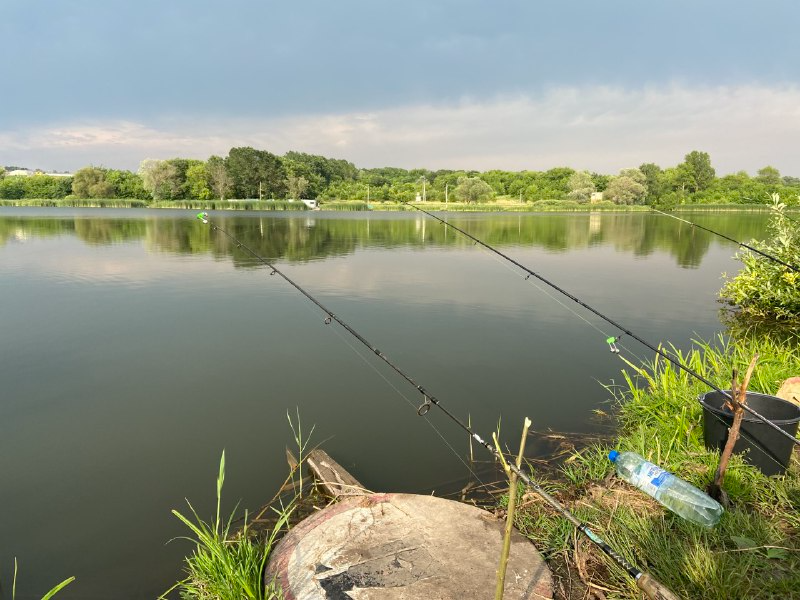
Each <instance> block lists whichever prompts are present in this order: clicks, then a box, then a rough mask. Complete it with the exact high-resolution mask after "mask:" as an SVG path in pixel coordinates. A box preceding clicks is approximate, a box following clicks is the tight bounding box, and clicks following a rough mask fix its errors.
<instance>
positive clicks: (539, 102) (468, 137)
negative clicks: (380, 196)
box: [0, 85, 800, 175]
mask: <svg viewBox="0 0 800 600" xmlns="http://www.w3.org/2000/svg"><path fill="white" fill-rule="evenodd" d="M798 134H800V87H798V86H773V87H763V86H755V85H753V86H718V87H705V88H697V87H687V86H682V85H671V86H661V87H650V88H639V89H627V88H621V87H605V86H584V87H577V86H573V87H559V88H553V89H550V90H549V91H546V92H543V93H541V94H538V95H518V96H498V97H496V98H494V99H492V100H488V101H487V100H483V101H478V100H473V99H470V98H463V99H461V100H460V101H458V102H454V103H442V104H415V105H406V106H393V107H389V108H381V109H376V110H372V111H365V112H351V113H347V112H342V113H331V114H319V113H316V114H306V115H299V116H292V117H283V118H268V117H267V118H247V119H245V118H237V117H215V118H211V117H209V116H197V117H186V116H181V117H172V118H162V119H160V120H159V121H158V122H150V123H138V122H132V121H117V122H82V123H66V124H58V125H54V126H51V127H42V128H40V129H37V130H25V131H6V132H0V148H2V150H0V164H2V163H5V164H24V165H25V166H31V167H40V168H45V169H48V168H52V169H76V168H79V167H81V166H83V165H86V164H104V165H106V166H109V167H117V168H130V169H135V168H136V167H137V165H138V163H139V162H140V161H141V160H142V159H144V158H170V157H175V156H182V157H191V158H200V159H205V158H207V157H208V156H209V155H211V154H219V155H225V154H227V151H228V150H229V149H230V148H231V147H234V146H253V147H257V148H261V149H266V150H269V151H271V152H274V153H277V154H283V153H284V152H286V151H288V150H298V151H302V152H309V153H313V154H322V155H324V156H329V157H336V158H344V159H347V160H350V161H352V162H354V163H355V164H356V165H357V166H359V167H377V166H397V167H406V168H414V167H426V168H430V169H439V168H450V169H476V170H487V169H506V170H522V169H531V170H544V169H548V168H552V167H556V166H571V167H574V168H578V169H590V170H593V171H598V172H605V173H613V172H616V171H618V170H619V169H621V168H624V167H628V166H634V165H638V164H640V163H642V162H656V163H658V164H660V165H662V166H671V165H675V164H677V163H679V162H681V160H683V156H684V155H685V154H686V153H687V152H689V151H691V150H694V149H697V150H703V151H706V152H709V153H710V154H711V158H712V161H713V163H714V165H715V166H716V168H717V171H718V172H719V173H729V172H734V171H737V170H741V169H744V170H747V171H750V172H751V173H752V172H755V170H756V169H758V168H760V167H762V166H765V165H767V164H771V165H773V166H776V167H777V168H779V169H780V170H781V172H783V173H785V174H795V175H800V159H799V158H797V157H798V156H800V153H798V152H797V151H796V148H795V147H794V146H795V144H796V141H797V140H798V139H800V135H798Z"/></svg>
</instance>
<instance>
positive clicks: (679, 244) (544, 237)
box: [0, 211, 767, 268]
mask: <svg viewBox="0 0 800 600" xmlns="http://www.w3.org/2000/svg"><path fill="white" fill-rule="evenodd" d="M131 212H132V213H133V214H132V215H131V216H130V218H83V217H64V218H59V217H57V216H52V217H51V216H48V217H38V218H36V217H34V218H31V217H14V216H9V217H5V218H0V244H5V243H9V242H13V241H20V240H25V239H28V238H31V237H48V236H59V235H66V234H72V235H75V236H76V237H77V238H78V239H80V240H83V241H84V242H86V243H87V244H91V245H104V244H115V243H122V242H128V241H136V240H144V242H145V244H146V247H147V248H148V249H149V250H151V251H154V252H172V253H176V254H211V255H213V256H215V257H217V258H224V257H230V258H232V260H233V262H234V264H236V265H239V266H248V265H251V264H252V257H251V256H250V254H249V253H247V252H246V251H245V250H243V249H242V248H239V247H238V246H237V244H236V243H234V242H233V241H232V240H230V239H229V238H226V237H225V236H223V235H214V234H213V232H212V231H211V229H210V228H209V227H208V226H204V225H203V224H202V223H200V222H198V221H197V220H195V219H193V218H192V217H193V215H191V214H189V213H181V215H180V216H179V217H178V216H171V217H167V218H165V216H164V215H159V216H157V217H155V216H152V213H147V212H146V211H131ZM0 215H2V213H0ZM137 217H138V218H137ZM446 218H447V219H448V220H449V221H450V222H451V223H453V225H456V226H458V227H460V228H462V229H465V230H466V231H469V232H470V233H471V234H472V235H474V236H475V237H477V238H479V239H481V240H483V241H485V242H486V243H488V244H490V245H493V246H497V247H498V248H503V247H509V246H525V247H538V248H544V249H546V250H548V251H552V252H566V251H570V250H576V249H582V248H588V247H592V246H610V247H613V248H614V249H615V250H617V251H620V252H626V253H632V254H633V255H635V256H641V257H645V256H649V255H651V254H652V253H654V252H665V253H667V254H669V255H670V256H672V257H673V258H674V260H675V261H676V263H677V264H678V265H680V266H681V267H686V268H696V267H697V266H698V265H699V264H700V263H701V262H702V259H703V257H704V256H705V255H706V254H707V252H708V250H709V247H710V244H711V243H712V241H713V240H714V239H715V236H713V235H712V234H710V233H708V232H704V231H700V230H698V229H696V228H693V227H691V226H689V225H685V224H682V223H678V222H676V221H674V220H671V219H669V218H668V217H664V216H660V215H649V214H644V215H643V214H599V213H593V214H586V215H584V214H577V215H576V214H536V215H522V214H514V215H502V214H501V215H497V214H491V215H473V214H469V215H463V214H450V215H447V216H446ZM691 218H693V219H694V220H695V222H697V223H698V224H702V225H703V226H705V227H709V228H711V229H714V230H716V231H720V232H722V233H725V235H728V236H729V237H731V238H733V239H736V240H739V241H743V242H747V241H749V240H751V239H753V238H757V237H760V236H762V235H763V232H764V230H765V225H766V220H767V216H766V215H763V214H731V213H720V214H712V215H708V214H697V215H694V216H692V217H691ZM212 219H213V220H214V222H215V223H217V224H218V225H220V226H221V227H223V228H224V229H226V230H227V231H228V232H229V233H230V234H231V235H232V236H234V237H236V238H237V239H239V240H241V241H242V242H243V243H245V244H246V245H247V246H249V247H250V248H252V249H253V251H255V252H256V253H257V254H259V255H261V256H263V257H266V258H271V259H283V260H286V261H290V262H302V261H311V260H319V259H323V258H328V257H333V256H342V255H346V254H351V253H352V252H354V251H355V250H356V249H357V248H369V247H381V248H398V247H403V246H404V247H412V248H418V247H424V246H437V247H464V246H468V245H470V244H472V242H470V241H469V240H468V239H466V238H465V237H464V236H461V235H459V234H458V233H457V232H455V231H453V230H451V229H450V228H448V227H445V226H444V225H442V224H440V223H437V222H436V221H434V220H433V219H430V218H428V217H425V216H424V215H417V214H391V213H387V214H378V213H372V214H368V215H358V216H356V217H353V216H351V215H347V216H346V217H342V216H341V215H328V214H324V213H319V214H318V216H315V217H309V216H306V215H302V216H291V215H282V216H273V215H270V216H256V217H254V216H252V215H247V216H243V215H231V214H230V213H217V214H214V213H212Z"/></svg>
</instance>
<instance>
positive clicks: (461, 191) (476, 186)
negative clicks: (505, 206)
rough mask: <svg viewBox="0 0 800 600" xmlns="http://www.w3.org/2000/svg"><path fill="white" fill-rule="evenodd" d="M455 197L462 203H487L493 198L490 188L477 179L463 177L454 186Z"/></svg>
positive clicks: (492, 191)
mask: <svg viewBox="0 0 800 600" xmlns="http://www.w3.org/2000/svg"><path fill="white" fill-rule="evenodd" d="M455 192H456V196H457V197H458V198H459V199H460V200H462V201H463V202H468V203H472V202H487V201H488V200H491V199H492V197H493V196H494V190H493V189H492V186H490V185H489V184H488V183H486V182H485V181H484V180H483V179H481V178H479V177H464V178H462V179H461V180H460V181H459V182H458V186H456V190H455Z"/></svg>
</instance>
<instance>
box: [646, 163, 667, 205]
mask: <svg viewBox="0 0 800 600" xmlns="http://www.w3.org/2000/svg"><path fill="white" fill-rule="evenodd" d="M639 171H641V172H642V174H643V175H644V178H645V184H644V185H645V187H646V188H647V194H646V196H645V197H646V199H647V203H648V204H655V203H657V202H658V201H659V200H660V199H661V197H662V196H663V195H664V194H666V193H667V192H668V191H669V184H668V183H667V178H666V176H665V174H664V171H662V170H661V167H659V166H658V165H657V164H655V163H644V164H642V165H641V166H640V167H639Z"/></svg>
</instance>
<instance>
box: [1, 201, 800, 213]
mask: <svg viewBox="0 0 800 600" xmlns="http://www.w3.org/2000/svg"><path fill="white" fill-rule="evenodd" d="M414 206H417V207H419V208H422V209H425V210H431V211H437V212H439V211H444V212H514V213H549V212H575V213H592V212H650V210H651V207H650V206H647V205H640V204H636V205H621V204H613V203H611V202H600V203H596V204H578V203H577V202H572V201H556V200H552V201H550V200H544V201H539V202H532V203H506V202H491V203H481V204H465V203H459V202H449V203H445V202H419V203H413V205H405V204H401V203H397V202H374V203H366V202H361V201H345V202H342V201H327V202H326V201H324V200H323V201H321V202H320V207H319V208H318V209H310V208H308V207H307V206H306V205H305V204H303V203H302V202H291V201H287V200H173V201H159V202H146V201H144V200H135V199H108V200H104V199H77V198H73V199H69V200H51V199H39V198H25V199H20V200H0V207H41V208H154V209H158V208H167V209H186V210H228V211H265V212H271V211H279V212H317V211H321V212H407V211H413V210H414ZM654 208H657V209H659V210H674V211H678V212H766V211H769V209H770V206H769V205H765V204H691V205H688V204H687V205H679V206H674V207H663V206H656V207H654ZM789 210H792V211H797V210H800V207H796V206H795V207H789Z"/></svg>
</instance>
